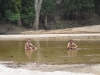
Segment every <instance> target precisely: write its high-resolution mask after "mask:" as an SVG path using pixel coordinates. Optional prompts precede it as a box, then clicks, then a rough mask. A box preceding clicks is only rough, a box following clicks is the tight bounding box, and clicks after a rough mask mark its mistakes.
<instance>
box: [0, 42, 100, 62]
mask: <svg viewBox="0 0 100 75" xmlns="http://www.w3.org/2000/svg"><path fill="white" fill-rule="evenodd" d="M31 42H32V44H33V45H35V46H36V47H37V48H38V49H37V51H35V52H26V53H25V50H24V45H25V43H26V41H0V47H1V48H0V61H15V62H17V63H26V62H34V63H38V64H98V63H100V58H99V57H100V41H75V43H76V44H77V45H78V49H77V50H72V51H68V50H67V43H68V41H31Z"/></svg>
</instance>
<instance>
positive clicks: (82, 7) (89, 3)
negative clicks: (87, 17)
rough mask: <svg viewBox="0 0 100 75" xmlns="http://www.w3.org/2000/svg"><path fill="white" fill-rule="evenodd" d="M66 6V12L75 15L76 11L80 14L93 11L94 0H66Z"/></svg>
mask: <svg viewBox="0 0 100 75" xmlns="http://www.w3.org/2000/svg"><path fill="white" fill-rule="evenodd" d="M64 7H65V13H67V14H69V15H72V16H73V15H74V14H75V12H76V11H77V12H78V13H79V14H81V13H82V12H88V11H89V12H90V11H93V10H94V0H64Z"/></svg>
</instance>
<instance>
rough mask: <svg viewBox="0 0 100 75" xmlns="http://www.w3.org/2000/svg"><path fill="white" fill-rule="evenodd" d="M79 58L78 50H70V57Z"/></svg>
mask: <svg viewBox="0 0 100 75" xmlns="http://www.w3.org/2000/svg"><path fill="white" fill-rule="evenodd" d="M74 56H77V49H76V50H68V57H74Z"/></svg>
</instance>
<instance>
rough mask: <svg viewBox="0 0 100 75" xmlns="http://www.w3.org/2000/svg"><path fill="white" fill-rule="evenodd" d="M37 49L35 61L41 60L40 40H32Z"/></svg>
mask: <svg viewBox="0 0 100 75" xmlns="http://www.w3.org/2000/svg"><path fill="white" fill-rule="evenodd" d="M34 43H35V45H36V47H37V49H38V51H37V61H40V60H41V50H39V49H40V41H39V40H38V41H34Z"/></svg>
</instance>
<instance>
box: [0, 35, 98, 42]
mask: <svg viewBox="0 0 100 75" xmlns="http://www.w3.org/2000/svg"><path fill="white" fill-rule="evenodd" d="M27 39H31V40H34V41H38V40H39V41H46V40H51V41H53V40H54V41H66V40H70V39H73V40H100V33H95V34H93V33H91V34H89V33H88V34H29V35H27V34H16V35H0V40H27Z"/></svg>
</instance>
